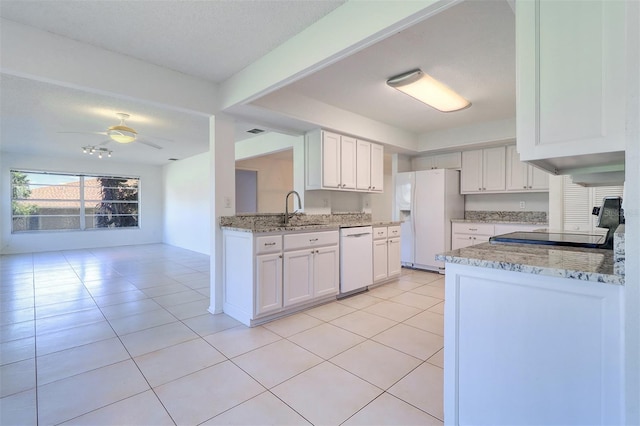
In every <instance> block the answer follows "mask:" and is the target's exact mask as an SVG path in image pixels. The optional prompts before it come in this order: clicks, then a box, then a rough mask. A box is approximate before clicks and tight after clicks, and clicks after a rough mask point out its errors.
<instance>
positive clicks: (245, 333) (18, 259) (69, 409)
mask: <svg viewBox="0 0 640 426" xmlns="http://www.w3.org/2000/svg"><path fill="white" fill-rule="evenodd" d="M0 280H1V285H0V321H1V322H0V326H1V331H0V333H1V334H0V337H1V343H0V345H1V346H0V397H1V399H0V424H2V425H35V424H38V425H54V424H77V425H124V424H131V425H154V426H155V425H164V424H167V425H173V424H178V425H197V424H208V425H230V424H234V425H265V424H272V425H286V424H291V425H300V424H314V425H340V424H344V425H431V424H442V419H443V414H442V381H443V351H442V348H443V337H442V336H443V324H444V321H443V317H442V314H443V306H444V279H443V277H442V276H440V275H438V274H433V273H427V272H419V271H411V270H403V273H402V276H401V277H400V278H399V279H397V280H395V281H393V282H390V283H388V284H385V285H383V286H379V287H376V288H373V289H371V290H370V291H368V292H366V293H362V294H360V295H357V296H353V297H350V298H346V299H342V300H340V301H336V302H331V303H329V304H326V305H322V306H319V307H316V308H312V309H309V310H307V311H304V312H301V313H297V314H294V315H292V316H289V317H285V318H283V319H280V320H276V321H273V322H271V323H268V324H265V325H262V326H259V327H254V328H247V327H245V326H243V325H241V324H240V323H238V322H237V321H235V320H234V319H232V318H230V317H228V316H226V315H224V314H219V315H211V314H209V313H207V308H208V305H209V303H208V299H209V257H208V256H204V255H201V254H198V253H194V252H190V251H187V250H182V249H178V248H175V247H172V246H167V245H162V244H157V245H141V246H132V247H118V248H109V249H92V250H78V251H64V252H51V253H34V254H26V255H9V256H2V257H0Z"/></svg>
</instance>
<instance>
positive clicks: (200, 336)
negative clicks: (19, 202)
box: [32, 256, 442, 423]
mask: <svg viewBox="0 0 640 426" xmlns="http://www.w3.org/2000/svg"><path fill="white" fill-rule="evenodd" d="M65 259H66V260H67V263H68V266H69V267H71V269H72V270H73V271H74V273H75V274H76V276H77V277H78V278H79V279H80V282H81V283H82V286H83V288H84V289H85V290H86V291H87V292H88V294H89V298H90V299H91V300H92V302H93V303H94V305H95V307H97V308H98V309H99V311H100V313H101V314H102V317H103V318H104V321H106V322H107V323H108V325H109V328H110V329H111V330H112V331H113V333H114V334H115V336H116V337H117V338H118V340H119V342H120V344H121V345H122V346H123V347H124V349H125V351H126V353H127V355H128V357H129V359H130V360H132V361H133V362H134V364H135V365H136V368H137V370H138V371H139V373H140V374H141V375H142V377H143V378H144V380H145V382H146V384H147V386H148V388H149V389H150V390H152V391H153V393H154V395H155V397H156V399H157V400H158V401H159V402H160V404H161V405H162V407H163V408H164V410H165V411H166V413H167V415H169V417H170V418H171V420H172V421H173V422H174V423H177V421H176V420H175V419H174V417H173V416H172V415H171V413H170V412H169V410H168V409H167V407H166V406H165V405H164V402H163V401H162V400H161V399H160V398H159V396H158V394H157V393H156V391H155V389H154V387H152V386H151V384H150V382H149V379H148V378H147V376H145V374H144V373H143V371H142V370H141V368H140V365H138V363H137V362H136V360H135V358H134V357H133V356H132V354H131V352H130V351H129V349H128V348H127V347H126V346H125V345H124V342H123V341H122V339H121V336H125V335H128V334H131V333H136V332H139V331H144V330H149V329H152V328H157V327H161V326H163V325H166V324H160V325H156V326H153V327H147V328H143V329H140V330H136V331H133V332H131V333H125V334H122V335H121V334H119V333H117V332H116V330H115V329H114V328H113V325H112V324H111V320H109V319H107V317H106V316H105V314H104V311H103V308H105V307H106V306H115V305H118V304H124V303H129V302H122V303H117V304H113V305H106V306H99V305H98V304H97V302H96V299H95V298H96V297H97V296H94V295H93V294H92V293H91V291H89V288H88V287H86V285H85V281H84V280H83V279H82V278H81V277H80V275H79V273H80V272H79V270H76V268H74V267H73V265H72V264H71V263H70V262H69V259H68V258H66V257H65ZM78 262H80V260H78ZM176 264H179V263H178V262H176ZM187 268H189V267H187ZM42 269H43V270H46V268H42ZM59 269H61V270H62V269H63V268H59ZM189 269H192V268H189ZM35 271H36V267H35V262H34V261H33V256H32V288H33V291H34V294H33V297H32V299H33V321H34V322H33V327H34V330H33V331H34V363H35V367H36V382H35V390H36V416H37V417H36V418H37V419H39V414H40V413H39V409H38V408H39V407H38V393H39V392H38V391H37V390H38V382H37V358H38V354H37V345H36V343H35V339H37V337H38V333H37V322H38V319H36V316H37V313H36V307H35V300H36V291H35V290H36V286H35V280H36V272H35ZM114 271H116V272H117V270H115V269H114ZM192 271H195V272H198V273H206V272H200V271H197V270H196V269H192ZM117 273H119V272H117ZM412 273H413V271H411V273H410V274H412ZM410 274H403V275H402V276H401V278H402V277H408V276H410ZM183 275H184V274H183ZM165 276H166V277H168V278H170V279H172V280H174V281H176V283H178V284H181V285H183V286H185V287H187V288H188V289H190V290H192V291H197V290H196V289H194V288H191V287H189V286H188V285H187V284H185V283H183V282H180V281H177V280H175V278H173V277H169V276H168V275H165ZM121 277H123V278H125V279H126V277H125V276H124V275H121ZM439 279H440V278H436V279H434V280H431V281H429V282H425V283H419V282H417V281H414V283H416V284H418V285H417V286H415V287H412V288H411V289H409V290H406V289H404V288H400V287H393V288H394V289H396V290H398V291H399V293H398V294H397V295H394V296H389V297H380V296H373V295H370V296H371V297H374V298H376V299H378V300H377V301H376V303H375V304H379V303H382V302H385V301H387V302H391V303H394V304H398V305H402V306H407V307H412V308H417V309H419V312H417V313H415V314H413V315H411V316H409V317H407V318H404V319H403V320H402V321H398V320H395V319H392V318H389V317H386V316H384V315H380V314H379V313H375V312H368V311H366V309H367V308H368V307H370V306H373V304H372V305H367V306H364V307H359V308H355V307H353V306H350V305H347V304H344V306H346V307H348V308H350V309H352V311H351V312H348V313H343V314H340V315H338V316H335V317H331V319H330V320H324V319H321V318H318V317H315V316H313V315H310V314H307V313H304V311H303V312H301V313H304V314H305V315H308V316H309V317H311V318H314V319H315V320H318V321H320V323H319V324H316V325H314V326H313V327H310V328H308V329H305V330H301V331H298V332H296V333H294V334H292V335H288V336H284V335H281V334H279V333H277V332H275V331H273V330H271V329H269V328H268V327H263V328H264V329H265V330H268V331H270V332H272V333H275V334H276V335H277V336H278V337H279V339H278V340H277V341H276V342H278V341H282V340H285V341H287V342H289V343H291V344H293V345H295V346H296V347H298V348H301V349H303V350H304V351H306V352H308V353H310V354H313V355H315V356H318V357H319V358H320V359H321V361H320V362H319V363H318V364H315V365H314V366H311V367H308V368H306V369H305V370H303V371H301V372H298V373H297V374H295V375H293V376H291V377H288V378H287V379H286V380H284V381H282V382H280V383H278V384H276V385H274V386H272V387H270V388H267V387H266V386H264V385H262V383H261V382H260V381H259V380H257V379H256V378H254V377H253V376H252V375H251V374H249V373H248V372H247V371H245V370H244V369H242V368H241V367H240V366H239V365H238V364H236V362H235V361H234V359H235V358H237V357H239V356H241V355H244V354H246V353H250V352H252V351H255V350H258V349H260V348H263V347H265V346H268V345H270V344H273V343H276V342H270V343H268V344H266V345H261V346H258V347H252V348H251V349H250V350H247V351H246V352H243V353H242V354H237V355H235V356H234V357H233V358H229V357H228V356H227V355H225V354H224V353H223V352H221V351H220V350H218V349H217V348H216V346H215V345H214V344H213V343H212V342H210V341H209V340H207V339H206V337H207V336H211V335H214V334H217V333H220V332H223V331H226V330H229V329H231V328H235V327H242V326H241V325H236V326H235V327H230V328H226V329H221V330H216V331H215V332H214V333H208V334H200V333H199V332H197V331H196V329H195V327H194V328H192V327H190V326H189V325H188V324H186V323H185V321H187V320H189V319H192V318H196V317H199V316H204V315H206V313H203V314H202V315H195V316H190V317H187V318H178V317H177V316H176V314H174V313H172V312H171V311H170V310H169V309H170V308H173V307H174V306H180V305H184V304H188V303H194V302H196V301H189V302H182V303H178V304H175V305H173V304H172V305H167V306H163V305H160V304H158V309H157V310H158V311H159V310H160V308H161V309H163V310H164V311H166V312H167V313H169V315H171V317H172V318H174V319H175V321H172V322H171V324H173V323H181V324H182V325H183V326H185V327H186V328H188V329H189V330H190V331H191V332H193V333H194V335H195V336H197V337H194V338H193V339H190V340H188V341H192V340H200V341H204V342H205V343H206V344H207V345H209V346H211V347H212V348H213V349H215V350H216V351H218V352H220V353H221V354H222V356H223V357H224V360H222V361H220V362H217V363H215V364H213V365H217V364H220V363H222V362H224V361H230V362H231V363H232V364H233V365H234V366H236V367H237V368H239V369H240V370H241V371H243V372H244V373H245V374H247V375H248V376H249V377H251V378H252V379H253V380H255V381H256V382H257V383H259V384H260V385H261V386H262V387H263V388H264V389H265V392H269V393H270V394H271V395H273V396H275V397H276V398H277V399H278V400H280V401H281V402H282V403H284V404H285V405H286V406H287V407H289V408H290V409H291V410H293V411H294V412H295V413H297V414H298V415H300V416H301V417H302V418H304V419H305V420H306V421H309V422H310V423H312V422H311V421H310V419H307V418H305V417H304V416H302V414H301V413H300V412H298V411H297V410H295V409H294V407H292V406H290V405H289V404H287V403H286V402H285V401H283V400H282V399H281V398H279V397H278V396H277V395H275V394H274V393H273V392H272V390H271V389H273V388H274V387H276V386H278V385H280V384H282V383H284V382H286V381H288V380H291V379H292V378H293V377H296V376H298V375H300V374H303V373H304V372H306V371H308V370H310V369H312V368H314V367H316V366H317V365H320V364H322V363H325V362H328V363H329V364H331V365H333V366H335V367H337V368H339V369H340V370H342V371H344V372H346V373H348V374H350V375H354V376H355V377H358V378H359V379H360V380H363V381H364V382H366V383H368V384H370V385H371V386H374V387H375V388H377V389H380V391H381V392H380V394H378V395H377V396H376V397H375V398H374V399H372V400H370V401H369V402H367V404H365V405H364V406H363V407H361V409H360V410H358V411H356V412H355V413H352V414H351V415H350V416H349V417H348V418H347V419H345V420H344V421H347V420H348V419H349V418H351V417H353V416H355V415H356V414H358V413H359V412H360V411H361V410H363V409H364V408H365V407H367V406H368V405H369V404H371V403H373V402H374V401H375V400H377V399H378V398H380V397H381V395H383V394H384V393H388V391H387V390H388V389H391V388H392V387H393V386H395V385H396V384H397V383H399V382H400V381H402V380H403V379H404V378H405V377H407V376H408V375H410V374H411V373H412V372H414V371H415V370H416V369H418V368H420V367H421V366H423V365H424V364H427V363H428V364H430V365H432V366H435V367H437V368H441V367H439V366H437V365H434V364H431V363H429V359H431V357H433V356H434V355H436V354H437V353H438V352H439V351H441V350H442V349H439V350H437V351H436V352H434V353H433V354H431V355H430V356H429V357H428V358H427V359H425V360H422V359H419V358H417V359H419V361H420V363H419V364H418V365H417V366H415V367H413V368H412V369H411V370H410V371H408V372H406V373H404V374H403V375H402V377H399V378H397V379H395V381H394V382H393V384H391V385H389V386H387V388H386V389H382V388H379V387H378V385H375V384H374V383H372V382H370V381H368V380H367V379H366V378H363V377H360V376H358V375H357V374H355V373H353V372H351V371H349V370H348V369H346V368H344V367H341V366H340V365H337V364H335V363H334V361H332V359H333V358H335V357H337V356H338V355H340V354H342V353H344V352H346V351H348V350H350V349H352V348H354V347H356V346H358V345H360V344H362V343H365V342H367V341H371V342H374V343H376V344H379V345H382V346H385V347H387V348H390V349H393V350H396V351H398V352H400V353H403V354H405V355H407V356H410V357H412V358H416V357H415V356H414V355H411V354H410V353H407V352H403V351H402V350H400V349H397V348H395V347H392V346H389V345H387V344H384V343H380V342H377V341H375V340H373V339H374V338H375V336H377V335H379V334H381V333H384V332H385V331H387V330H389V329H391V328H394V327H396V326H397V325H399V324H404V325H406V326H408V327H411V328H413V329H415V330H418V331H421V332H425V333H430V334H434V335H436V336H439V337H442V336H440V335H437V334H435V333H432V332H430V331H427V330H424V329H421V328H419V327H415V326H412V325H410V324H406V321H409V320H410V319H411V318H414V317H416V316H418V315H420V314H422V313H424V312H427V311H428V310H429V309H431V308H432V307H434V306H436V305H438V304H440V303H442V299H440V297H436V298H437V299H440V302H438V303H435V304H433V305H431V306H429V307H427V308H422V307H417V306H412V305H407V304H404V303H402V302H399V301H394V300H392V298H393V297H397V296H400V295H403V294H406V293H411V292H412V290H414V289H417V288H421V287H423V286H425V285H429V284H433V283H436V282H437V281H438V280H439ZM407 280H409V279H407ZM88 281H91V280H88ZM127 281H128V280H127ZM129 282H130V283H131V284H132V285H133V286H134V287H136V288H137V289H138V291H142V290H141V289H139V288H138V287H137V285H136V284H134V283H133V282H131V281H129ZM167 285H172V284H167ZM158 287H161V286H158ZM203 288H204V287H203ZM131 291H133V290H131ZM183 291H184V292H186V291H187V290H181V291H177V292H175V293H167V295H170V294H177V293H180V292H183ZM122 293H124V292H122ZM143 293H144V292H143ZM110 294H114V293H110ZM116 294H117V293H116ZM144 294H145V298H144V299H142V300H152V301H154V302H155V303H157V302H156V301H155V300H154V297H149V296H148V295H147V294H146V293H144ZM416 294H419V293H416ZM162 296H164V295H162ZM424 296H428V297H434V296H430V295H424ZM158 297H159V296H158ZM205 297H206V296H205ZM62 303H64V302H62ZM330 303H340V301H337V302H330ZM90 309H93V308H90ZM153 311H155V310H153ZM153 311H145V312H143V313H141V314H144V313H147V312H153ZM359 311H361V312H365V313H367V314H370V315H374V316H377V317H379V318H383V319H385V320H388V321H392V322H393V323H394V324H393V325H391V326H390V327H388V328H385V329H384V330H381V331H379V332H377V333H375V334H373V335H371V336H369V337H366V336H362V335H360V334H358V333H355V332H353V331H351V330H349V329H348V328H344V327H340V326H339V325H337V324H332V323H331V321H334V320H336V319H338V318H341V317H344V316H347V315H349V314H351V313H355V312H359ZM436 314H438V315H441V314H440V313H436ZM62 315H64V314H62ZM131 315H140V314H131ZM131 315H125V316H123V317H118V318H112V320H115V319H120V318H126V317H128V316H131ZM55 316H56V315H53V316H52V317H55ZM46 318H49V317H46ZM92 323H93V322H92ZM88 324H89V323H88ZM324 324H328V325H332V326H334V327H338V328H340V329H341V330H344V331H346V332H348V333H351V334H354V335H357V336H359V337H362V338H364V341H362V342H360V343H357V344H356V345H353V346H349V347H348V348H346V349H343V350H341V351H340V352H338V353H335V354H332V355H331V357H329V358H327V359H325V358H324V357H321V356H319V355H317V354H315V353H313V352H312V351H310V350H309V349H306V348H305V347H303V346H301V345H299V344H297V343H296V342H294V341H292V340H290V338H291V337H293V336H295V335H297V334H300V333H303V332H306V331H309V330H312V329H313V328H316V327H319V326H321V325H324ZM83 325H86V324H83ZM57 331H61V330H54V331H52V332H57ZM285 334H288V333H285ZM91 343H94V342H91ZM91 343H87V344H85V345H88V344H91ZM182 343H185V342H179V343H175V344H172V345H169V346H167V347H163V348H160V349H156V350H153V351H151V352H148V353H145V354H140V355H139V356H142V355H147V354H151V353H154V352H159V351H162V350H164V349H167V348H170V347H173V346H177V345H180V344H182ZM79 346H84V345H79ZM79 346H74V347H73V348H75V347H79ZM67 349H71V348H67ZM67 349H64V350H67ZM56 352H58V351H56ZM56 352H52V353H56ZM46 355H49V354H46ZM41 356H45V355H41ZM119 362H122V361H119ZM109 365H113V364H109ZM213 365H211V366H207V367H203V368H201V369H199V370H196V371H192V372H190V373H188V374H186V375H184V376H181V377H178V378H175V379H172V380H170V381H168V382H166V383H162V384H161V385H158V386H163V385H165V384H168V383H171V382H172V381H176V380H179V379H182V378H184V377H186V376H189V375H192V374H196V373H198V372H200V371H202V370H205V369H207V368H210V367H212V366H213ZM102 367H104V366H101V367H97V368H95V369H99V368H102ZM95 369H92V370H90V371H93V370H95ZM83 373H85V372H83ZM78 374H82V373H78ZM69 377H73V376H69ZM66 378H67V377H65V378H64V379H66ZM59 380H60V379H59ZM54 382H55V381H54ZM52 383H53V382H52ZM143 392H146V390H145V391H143ZM143 392H139V393H136V394H135V395H139V394H141V393H143ZM262 393H264V392H262ZM262 393H261V394H262ZM135 395H130V396H128V397H126V398H122V399H120V400H118V401H113V402H110V403H109V404H106V405H105V406H103V407H98V408H95V409H93V410H92V411H90V412H93V411H97V410H99V409H101V408H104V407H107V406H110V405H113V404H115V403H118V402H120V401H123V400H126V399H128V398H131V397H132V396H135ZM389 395H390V396H392V397H394V398H397V399H399V400H401V401H403V402H404V403H406V404H409V405H411V406H412V407H414V408H415V409H417V410H419V411H421V412H423V413H425V414H427V415H429V416H431V417H433V418H437V417H435V416H433V415H432V414H430V413H429V412H427V411H424V410H423V409H421V408H419V407H417V406H415V405H413V404H411V403H410V402H409V401H405V400H403V399H402V398H399V397H397V396H395V395H393V394H389ZM255 397H257V395H256V396H254V397H252V398H255ZM252 398H249V399H248V400H245V401H242V402H240V403H238V404H236V405H235V406H234V407H237V406H238V405H241V404H243V403H245V402H247V401H249V400H250V399H252ZM234 407H230V408H227V409H226V410H225V411H223V412H220V413H218V414H216V416H214V417H211V418H210V419H209V420H211V419H212V418H215V417H217V416H219V415H221V414H222V413H224V412H227V411H229V410H231V409H233V408H234ZM90 412H87V413H83V414H80V415H79V416H76V417H80V416H82V415H85V414H88V413H90ZM76 417H74V418H76ZM68 420H71V419H66V420H64V421H68ZM205 421H208V420H205Z"/></svg>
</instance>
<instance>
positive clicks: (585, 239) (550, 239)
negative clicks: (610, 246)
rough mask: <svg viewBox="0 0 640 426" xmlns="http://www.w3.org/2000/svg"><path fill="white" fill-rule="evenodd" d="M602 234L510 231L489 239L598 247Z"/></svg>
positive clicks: (602, 237)
mask: <svg viewBox="0 0 640 426" xmlns="http://www.w3.org/2000/svg"><path fill="white" fill-rule="evenodd" d="M605 239H606V237H605V236H604V235H590V234H570V233H564V232H511V233H509V234H503V235H496V236H494V237H491V238H490V239H489V241H490V242H492V243H520V244H541V245H549V246H565V247H586V248H600V246H601V245H602V244H604V242H605Z"/></svg>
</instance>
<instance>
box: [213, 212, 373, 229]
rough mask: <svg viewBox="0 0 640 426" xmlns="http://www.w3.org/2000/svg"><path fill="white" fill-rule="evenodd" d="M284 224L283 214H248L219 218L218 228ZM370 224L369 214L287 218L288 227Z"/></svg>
mask: <svg viewBox="0 0 640 426" xmlns="http://www.w3.org/2000/svg"><path fill="white" fill-rule="evenodd" d="M283 223H284V213H266V214H261V213H250V214H239V215H236V216H221V217H220V226H227V227H232V228H244V229H261V228H267V227H274V226H281V225H282V224H283ZM362 223H371V213H360V212H358V213H331V214H304V213H296V214H294V215H292V216H291V217H290V218H289V225H291V226H296V225H307V224H323V225H329V224H339V225H350V224H362Z"/></svg>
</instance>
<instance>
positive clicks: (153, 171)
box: [0, 152, 163, 254]
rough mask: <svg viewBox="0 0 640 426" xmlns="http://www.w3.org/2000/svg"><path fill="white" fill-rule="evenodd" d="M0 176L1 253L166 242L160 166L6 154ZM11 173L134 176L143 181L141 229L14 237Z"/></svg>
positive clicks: (1, 162) (141, 185) (44, 233)
mask: <svg viewBox="0 0 640 426" xmlns="http://www.w3.org/2000/svg"><path fill="white" fill-rule="evenodd" d="M1 154H2V158H1V160H0V172H1V173H2V187H1V188H0V199H2V203H1V205H2V207H1V209H2V210H1V212H2V214H0V217H2V219H1V223H0V229H1V233H0V253H2V254H10V253H28V252H41V251H52V250H74V249H82V248H94V247H113V246H122V245H132V244H150V243H160V242H162V221H163V209H162V169H161V168H160V167H159V166H149V165H140V164H132V163H118V162H115V161H111V159H102V160H99V159H87V160H77V159H73V160H71V159H66V158H52V157H41V156H37V155H19V154H12V153H7V152H2V153H1ZM11 169H18V170H31V171H47V172H67V173H87V174H95V173H99V174H106V175H120V176H132V177H139V178H140V228H139V229H109V230H104V229H99V230H88V231H42V232H29V233H17V234H12V233H11V203H10V199H11V179H10V175H9V172H10V170H11Z"/></svg>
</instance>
